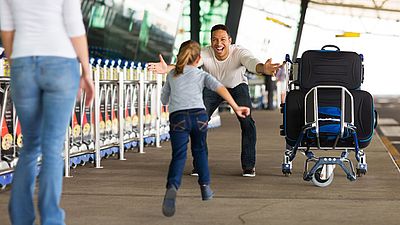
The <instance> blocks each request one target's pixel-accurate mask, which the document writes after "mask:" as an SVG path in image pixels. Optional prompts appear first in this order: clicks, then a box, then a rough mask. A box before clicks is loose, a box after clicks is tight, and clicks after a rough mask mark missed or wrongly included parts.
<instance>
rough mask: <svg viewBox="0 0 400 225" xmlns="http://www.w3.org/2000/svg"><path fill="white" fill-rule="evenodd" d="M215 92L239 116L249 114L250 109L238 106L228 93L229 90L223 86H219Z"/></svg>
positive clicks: (243, 116)
mask: <svg viewBox="0 0 400 225" xmlns="http://www.w3.org/2000/svg"><path fill="white" fill-rule="evenodd" d="M215 92H217V94H219V95H220V96H221V97H222V98H224V99H225V100H226V101H227V102H228V104H229V105H230V106H231V107H232V108H233V110H234V111H235V113H236V114H237V115H238V116H239V117H242V118H245V117H246V116H248V115H250V109H249V108H248V107H244V106H238V105H237V104H236V102H235V100H233V98H232V95H231V94H229V91H228V90H227V89H226V88H225V87H224V86H219V87H218V88H217V89H216V90H215Z"/></svg>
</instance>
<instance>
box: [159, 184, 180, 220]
mask: <svg viewBox="0 0 400 225" xmlns="http://www.w3.org/2000/svg"><path fill="white" fill-rule="evenodd" d="M176 192H177V190H176V188H175V187H174V186H172V187H170V188H168V189H167V191H166V192H165V196H164V201H163V205H162V212H163V214H164V216H167V217H171V216H173V215H174V214H175V200H176Z"/></svg>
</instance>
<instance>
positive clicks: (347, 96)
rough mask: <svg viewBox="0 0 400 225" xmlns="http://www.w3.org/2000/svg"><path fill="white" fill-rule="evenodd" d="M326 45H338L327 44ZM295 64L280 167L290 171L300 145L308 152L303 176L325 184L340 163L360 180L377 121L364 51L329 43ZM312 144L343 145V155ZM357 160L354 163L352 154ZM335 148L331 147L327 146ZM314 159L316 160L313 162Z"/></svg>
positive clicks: (331, 147) (285, 112)
mask: <svg viewBox="0 0 400 225" xmlns="http://www.w3.org/2000/svg"><path fill="white" fill-rule="evenodd" d="M328 47H331V48H335V50H327V48H328ZM286 61H287V62H289V63H290V64H291V67H290V71H288V72H289V73H288V74H290V77H289V83H288V86H289V88H288V90H289V91H288V93H287V96H286V102H285V103H284V104H282V105H281V106H282V112H283V125H281V135H282V136H285V139H286V151H285V153H284V157H283V163H282V172H283V174H284V175H286V176H288V175H290V174H291V173H292V162H293V160H294V159H295V157H296V153H297V152H298V151H300V152H302V153H303V154H304V155H305V156H306V158H307V159H306V162H305V166H304V174H303V179H304V180H306V181H310V180H311V181H312V182H313V183H314V185H316V186H319V187H326V186H328V185H330V184H331V183H332V181H333V178H334V169H335V167H336V166H340V167H341V168H342V169H343V171H344V172H345V174H346V176H347V179H349V180H350V181H354V180H356V177H357V176H362V175H365V174H366V172H367V162H366V154H365V152H364V149H365V148H366V147H367V146H368V145H369V143H370V142H371V139H372V136H373V131H374V128H375V127H376V125H377V120H376V117H377V113H376V111H375V110H374V105H373V98H372V96H371V95H370V94H369V93H368V92H366V91H362V90H360V86H361V83H362V81H363V70H364V69H363V63H362V61H363V56H362V55H359V54H357V53H355V52H345V51H340V49H339V48H338V47H337V46H333V45H326V46H324V47H322V49H321V50H309V51H306V52H304V53H303V55H302V57H301V58H300V59H297V60H296V61H295V62H294V63H292V62H291V61H290V58H289V56H288V55H287V56H286ZM312 150H324V151H325V152H324V153H326V152H328V151H330V150H341V151H342V152H341V154H340V156H332V155H329V156H327V155H322V156H316V154H314V152H313V151H312ZM351 152H354V154H355V159H356V160H357V166H356V169H354V166H353V163H352V161H351V160H350V159H349V154H350V153H351ZM329 154H331V152H329ZM311 163H314V164H313V166H310V164H311Z"/></svg>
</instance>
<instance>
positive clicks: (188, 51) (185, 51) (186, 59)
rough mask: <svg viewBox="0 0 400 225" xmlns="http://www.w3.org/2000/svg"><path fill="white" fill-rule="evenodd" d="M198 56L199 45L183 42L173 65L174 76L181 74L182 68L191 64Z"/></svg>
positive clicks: (190, 41)
mask: <svg viewBox="0 0 400 225" xmlns="http://www.w3.org/2000/svg"><path fill="white" fill-rule="evenodd" d="M199 55H200V45H199V43H197V42H196V41H193V40H188V41H185V42H183V43H182V44H181V47H180V48H179V52H178V57H177V58H178V59H177V62H176V65H175V76H178V75H179V74H181V73H183V68H184V67H185V66H186V65H188V64H193V63H194V62H195V61H196V59H197V57H199Z"/></svg>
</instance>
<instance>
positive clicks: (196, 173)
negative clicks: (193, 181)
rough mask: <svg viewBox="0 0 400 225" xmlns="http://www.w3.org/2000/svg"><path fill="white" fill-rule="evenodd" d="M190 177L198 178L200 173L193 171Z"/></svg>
mask: <svg viewBox="0 0 400 225" xmlns="http://www.w3.org/2000/svg"><path fill="white" fill-rule="evenodd" d="M190 176H193V177H198V176H199V173H198V172H197V170H196V169H193V170H192V172H191V173H190Z"/></svg>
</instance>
